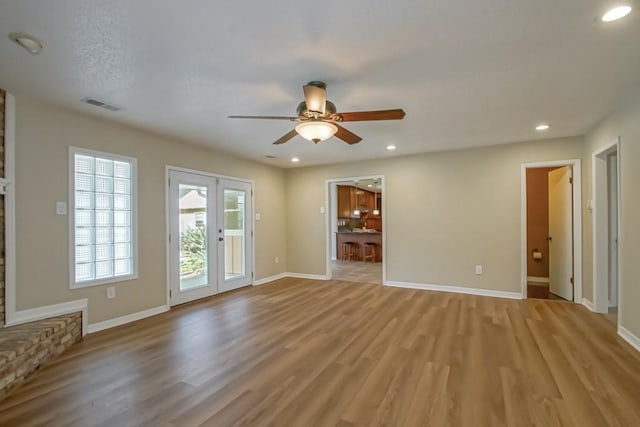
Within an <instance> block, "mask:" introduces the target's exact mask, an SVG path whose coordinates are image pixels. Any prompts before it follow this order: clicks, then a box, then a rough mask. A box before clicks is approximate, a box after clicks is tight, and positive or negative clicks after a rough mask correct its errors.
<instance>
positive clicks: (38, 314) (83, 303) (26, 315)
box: [5, 298, 88, 336]
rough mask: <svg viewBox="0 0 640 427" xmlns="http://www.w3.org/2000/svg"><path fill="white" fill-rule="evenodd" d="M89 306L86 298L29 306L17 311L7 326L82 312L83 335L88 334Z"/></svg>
mask: <svg viewBox="0 0 640 427" xmlns="http://www.w3.org/2000/svg"><path fill="white" fill-rule="evenodd" d="M87 307H88V301H87V299H86V298H83V299H78V300H75V301H67V302H62V303H59V304H52V305H45V306H43V307H36V308H28V309H25V310H19V311H15V312H14V314H13V316H12V318H11V321H10V322H7V323H6V324H5V327H9V326H15V325H21V324H23V323H29V322H35V321H36V320H42V319H48V318H50V317H56V316H62V315H63V314H69V313H75V312H78V311H81V312H82V335H83V336H84V335H86V334H87V330H88V328H87Z"/></svg>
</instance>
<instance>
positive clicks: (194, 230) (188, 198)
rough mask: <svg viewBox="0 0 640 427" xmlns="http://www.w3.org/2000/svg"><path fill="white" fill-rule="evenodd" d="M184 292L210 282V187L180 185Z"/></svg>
mask: <svg viewBox="0 0 640 427" xmlns="http://www.w3.org/2000/svg"><path fill="white" fill-rule="evenodd" d="M178 197H179V201H178V209H179V213H180V215H179V223H180V290H187V289H193V288H197V287H200V286H205V285H207V284H208V283H209V272H208V268H207V265H208V262H207V260H208V258H209V256H208V249H207V187H203V186H199V185H188V184H180V186H179V195H178Z"/></svg>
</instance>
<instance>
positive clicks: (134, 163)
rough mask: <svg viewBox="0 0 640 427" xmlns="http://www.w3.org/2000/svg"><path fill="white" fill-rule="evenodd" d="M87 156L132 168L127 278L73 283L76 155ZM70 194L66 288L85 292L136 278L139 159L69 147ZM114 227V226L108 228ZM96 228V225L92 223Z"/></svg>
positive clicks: (74, 280) (74, 265) (109, 278)
mask: <svg viewBox="0 0 640 427" xmlns="http://www.w3.org/2000/svg"><path fill="white" fill-rule="evenodd" d="M76 154H80V155H87V156H92V157H100V158H104V159H109V160H118V161H121V162H126V163H129V164H130V165H131V193H130V197H131V252H132V253H131V263H132V269H131V274H128V275H126V276H111V277H107V278H104V279H94V280H87V281H84V282H76V255H75V251H76V245H75V240H76V238H75V232H76V227H75V155H76ZM67 167H68V177H69V182H68V185H69V193H68V198H69V200H68V206H69V208H68V210H67V215H68V217H69V218H68V227H69V228H68V234H69V248H68V251H69V289H84V288H88V287H91V286H100V285H106V284H112V283H120V282H127V281H129V280H135V279H137V278H138V246H139V245H138V160H137V159H136V158H135V157H130V156H125V155H121V154H114V153H107V152H104V151H96V150H91V149H87V148H81V147H74V146H69V164H68V165H67ZM111 227H113V225H112V226H111ZM94 228H95V224H94Z"/></svg>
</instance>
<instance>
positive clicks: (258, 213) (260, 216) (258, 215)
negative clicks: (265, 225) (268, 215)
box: [256, 212, 262, 221]
mask: <svg viewBox="0 0 640 427" xmlns="http://www.w3.org/2000/svg"><path fill="white" fill-rule="evenodd" d="M260 219H262V215H260V212H256V221H260Z"/></svg>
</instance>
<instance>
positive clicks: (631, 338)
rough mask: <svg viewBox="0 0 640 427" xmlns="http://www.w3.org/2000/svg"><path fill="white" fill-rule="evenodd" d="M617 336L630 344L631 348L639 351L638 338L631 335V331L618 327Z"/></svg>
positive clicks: (639, 343)
mask: <svg viewBox="0 0 640 427" xmlns="http://www.w3.org/2000/svg"><path fill="white" fill-rule="evenodd" d="M618 335H620V336H621V337H622V339H624V340H625V341H626V342H628V343H629V344H631V346H632V347H633V348H635V349H636V350H638V351H640V338H638V337H637V336H635V335H634V334H633V333H631V331H629V330H628V329H627V328H625V327H624V326H620V325H618Z"/></svg>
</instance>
